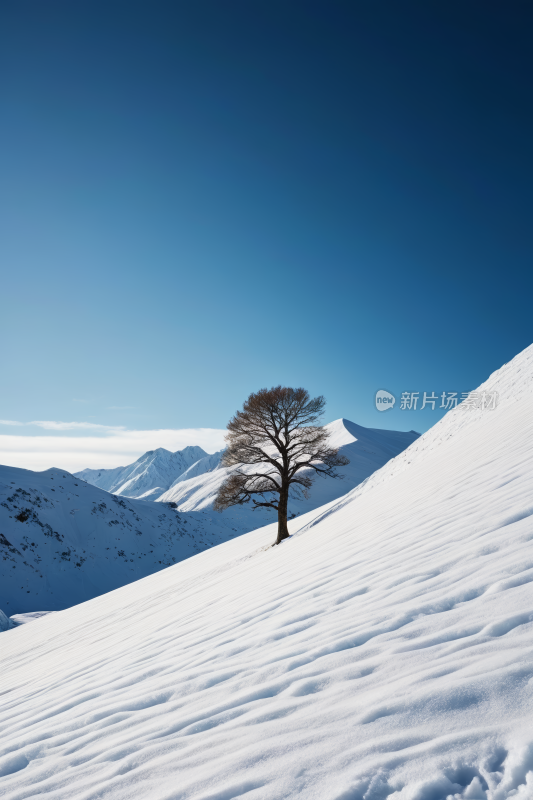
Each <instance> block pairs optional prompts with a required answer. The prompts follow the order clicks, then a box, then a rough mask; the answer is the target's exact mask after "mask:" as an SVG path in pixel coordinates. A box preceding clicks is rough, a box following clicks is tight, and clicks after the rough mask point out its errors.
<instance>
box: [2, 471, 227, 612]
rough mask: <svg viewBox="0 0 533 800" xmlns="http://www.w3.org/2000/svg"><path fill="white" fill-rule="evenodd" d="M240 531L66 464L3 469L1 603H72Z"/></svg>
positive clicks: (28, 607) (52, 606) (36, 607)
mask: <svg viewBox="0 0 533 800" xmlns="http://www.w3.org/2000/svg"><path fill="white" fill-rule="evenodd" d="M236 533H237V532H236V530H234V529H232V528H231V526H230V525H229V524H228V523H227V522H226V520H224V519H221V518H220V517H219V516H218V515H217V514H214V513H211V514H209V513H205V512H199V513H192V514H182V513H178V512H176V511H175V510H174V509H173V508H170V507H169V506H166V505H163V504H158V505H155V504H154V503H150V502H146V501H144V500H131V499H127V498H123V497H119V496H116V495H113V494H109V493H108V492H106V491H104V490H103V489H98V488H97V487H95V486H91V485H89V484H88V483H85V482H84V481H82V480H80V479H79V478H76V477H75V476H73V475H71V474H70V473H68V472H64V471H63V470H59V469H49V470H46V472H32V471H31V470H24V469H16V468H15V467H0V609H2V611H3V612H5V613H6V614H7V615H8V616H10V615H12V614H15V613H22V612H34V611H41V610H47V611H50V610H56V609H62V608H67V607H69V606H72V605H74V604H76V603H82V602H83V601H85V600H88V599H90V598H92V597H96V596H97V595H100V594H103V593H105V592H109V591H111V590H112V589H116V588H117V587H118V586H123V585H124V584H125V583H130V582H131V581H135V580H138V579H139V578H143V577H145V576H146V575H151V574H152V573H153V572H158V571H160V570H162V569H163V568H164V567H167V566H168V565H169V564H174V563H176V562H177V561H181V560H182V559H183V558H188V557H189V556H192V555H194V554H195V553H199V552H201V551H202V550H205V548H206V547H212V546H213V545H214V544H218V543H219V542H222V541H226V540H227V539H229V538H231V537H232V536H235V535H236ZM0 624H1V619H0Z"/></svg>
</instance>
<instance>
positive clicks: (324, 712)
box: [0, 347, 533, 800]
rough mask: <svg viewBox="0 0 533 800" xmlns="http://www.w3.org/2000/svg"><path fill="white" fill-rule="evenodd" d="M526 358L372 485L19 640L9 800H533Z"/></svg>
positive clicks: (532, 513) (530, 435)
mask: <svg viewBox="0 0 533 800" xmlns="http://www.w3.org/2000/svg"><path fill="white" fill-rule="evenodd" d="M532 379H533V347H531V348H528V350H526V351H524V353H522V354H520V355H519V356H518V357H517V358H515V359H514V361H513V362H511V363H510V364H508V365H506V366H505V367H503V368H502V369H501V370H499V371H498V372H497V373H495V374H494V375H493V376H491V378H490V379H489V381H488V382H487V384H486V388H490V389H495V390H497V391H499V393H500V398H501V399H500V404H499V406H498V407H497V409H496V410H494V411H477V410H472V411H465V410H462V409H460V408H458V409H457V410H454V411H452V412H450V413H448V414H447V415H446V417H445V418H444V419H443V420H442V421H441V422H439V423H438V424H437V425H435V427H434V428H433V429H432V430H431V431H429V432H428V433H427V434H425V435H424V436H423V437H421V438H420V439H419V440H418V441H416V442H415V443H414V444H413V445H411V447H409V448H408V449H407V450H406V451H404V452H403V453H402V454H401V455H399V456H397V457H396V458H395V459H394V460H393V461H391V462H389V463H388V464H387V465H386V466H385V467H384V468H382V469H381V470H379V471H378V472H376V473H374V475H372V476H371V477H370V478H369V479H368V480H367V481H366V482H365V483H364V484H362V485H360V486H358V487H357V488H356V489H354V490H353V491H352V492H351V493H350V494H348V495H347V496H345V497H343V498H341V499H340V500H337V501H333V502H331V503H330V504H329V505H328V506H327V507H326V508H321V509H319V510H317V511H312V512H310V513H308V514H306V515H305V516H304V517H301V518H299V519H295V520H293V521H292V522H290V523H289V527H290V530H291V532H292V534H293V535H292V536H291V538H290V539H289V540H287V541H286V542H284V543H283V544H282V545H280V546H278V547H270V544H271V542H272V541H273V539H274V526H270V527H267V528H263V529H261V530H258V531H254V532H252V533H249V534H247V535H244V536H241V537H238V538H236V539H234V540H232V541H229V542H227V543H224V544H221V545H219V546H218V547H215V548H212V549H210V550H208V551H206V552H204V553H201V554H199V555H196V556H194V557H193V558H190V559H188V560H187V561H184V562H182V563H180V564H178V565H176V566H174V567H170V568H169V569H167V570H164V571H163V572H160V573H158V574H157V575H153V576H151V577H148V578H145V579H144V580H141V581H138V582H136V583H134V584H131V585H129V586H126V587H123V588H121V589H118V590H116V591H115V592H112V593H110V594H107V595H105V596H102V597H99V598H96V599H95V600H91V601H90V602H87V603H85V604H83V605H80V606H78V607H76V608H72V609H68V610H66V611H61V612H58V613H57V614H54V615H50V616H48V617H44V618H43V619H41V620H38V621H36V622H33V623H32V624H31V625H23V626H21V627H18V628H14V629H13V630H10V631H7V632H5V633H3V634H2V635H1V636H0V647H1V648H2V692H3V694H2V706H1V710H0V731H1V734H0V737H1V742H0V776H2V777H1V778H0V792H1V793H2V797H3V798H4V800H23V798H33V797H36V796H50V797H53V798H54V800H63V799H64V800H67V799H68V800H96V798H98V799H99V800H111V799H112V800H126V798H128V799H132V798H139V800H140V799H141V798H142V800H147V798H148V799H149V800H230V798H237V797H239V798H240V797H245V798H246V800H280V799H281V798H284V799H285V798H289V799H290V798H305V800H384V798H389V800H446V798H451V799H452V800H457V798H464V799H465V800H468V799H469V800H507V798H517V800H530V798H531V797H532V796H533V729H532V726H531V719H532V712H533V544H532V542H533V502H532V497H531V486H532V478H533V474H532V473H533V458H532V452H533V422H532V420H531V403H532V399H533V398H532V392H531V390H532V387H533V383H532Z"/></svg>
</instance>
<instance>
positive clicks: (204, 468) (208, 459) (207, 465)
mask: <svg viewBox="0 0 533 800" xmlns="http://www.w3.org/2000/svg"><path fill="white" fill-rule="evenodd" d="M223 452H224V451H223V450H218V452H216V453H213V455H210V456H205V458H201V459H200V460H199V461H196V463H194V464H193V465H192V466H190V467H189V469H187V470H185V472H183V473H182V474H181V475H180V476H179V477H178V478H176V480H175V481H174V483H173V484H172V486H170V487H169V488H170V489H172V487H173V486H176V485H177V484H178V483H182V482H183V481H188V480H190V479H191V478H196V477H198V475H204V474H205V473H207V472H212V471H213V470H215V469H219V468H220V459H221V458H222V453H223Z"/></svg>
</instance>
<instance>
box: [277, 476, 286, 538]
mask: <svg viewBox="0 0 533 800" xmlns="http://www.w3.org/2000/svg"><path fill="white" fill-rule="evenodd" d="M288 502H289V489H288V487H283V488H282V489H281V492H280V494H279V503H278V538H277V539H276V541H275V544H279V543H280V542H282V541H283V539H288V538H289V529H288V527H287V505H288Z"/></svg>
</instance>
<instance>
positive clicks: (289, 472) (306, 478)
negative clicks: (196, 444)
mask: <svg viewBox="0 0 533 800" xmlns="http://www.w3.org/2000/svg"><path fill="white" fill-rule="evenodd" d="M325 404H326V401H325V399H324V397H322V396H319V397H315V398H313V399H311V398H310V397H309V392H308V391H307V390H306V389H302V388H300V389H291V388H289V387H286V386H276V387H274V388H272V389H260V390H259V391H258V392H255V393H252V394H251V395H250V396H249V397H248V399H247V400H246V401H245V402H244V404H243V408H242V411H237V413H236V414H235V416H234V417H233V418H232V419H231V420H230V421H229V422H228V425H227V428H228V433H227V434H226V443H227V447H226V450H225V452H224V454H223V456H222V465H223V466H226V467H235V469H234V470H233V471H232V472H231V473H230V475H229V476H228V477H227V478H226V480H225V481H224V483H223V484H222V485H221V487H220V489H219V492H218V495H217V498H216V500H215V509H216V510H217V511H223V510H224V509H226V508H230V507H231V506H236V505H243V504H245V503H249V502H251V503H252V504H253V506H254V508H261V507H266V508H272V509H275V510H276V511H277V513H278V536H277V539H276V542H275V544H279V543H280V542H281V541H283V539H286V538H287V537H288V536H289V531H288V527H287V507H288V500H289V492H290V489H291V487H298V489H299V490H300V491H301V493H302V494H303V496H304V497H306V498H307V497H308V496H309V495H308V490H309V489H310V487H311V485H312V484H313V481H314V479H315V478H316V477H317V476H322V477H330V478H341V477H343V476H342V475H339V474H338V473H337V472H336V467H339V466H344V465H346V464H348V463H349V459H347V458H346V457H345V456H343V455H339V452H338V448H335V447H331V446H330V445H329V443H328V440H329V434H328V431H327V430H326V429H325V427H324V426H323V425H319V424H318V425H317V424H316V423H317V422H318V421H319V420H320V419H321V417H322V416H323V414H324V407H325ZM254 467H255V469H254Z"/></svg>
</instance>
